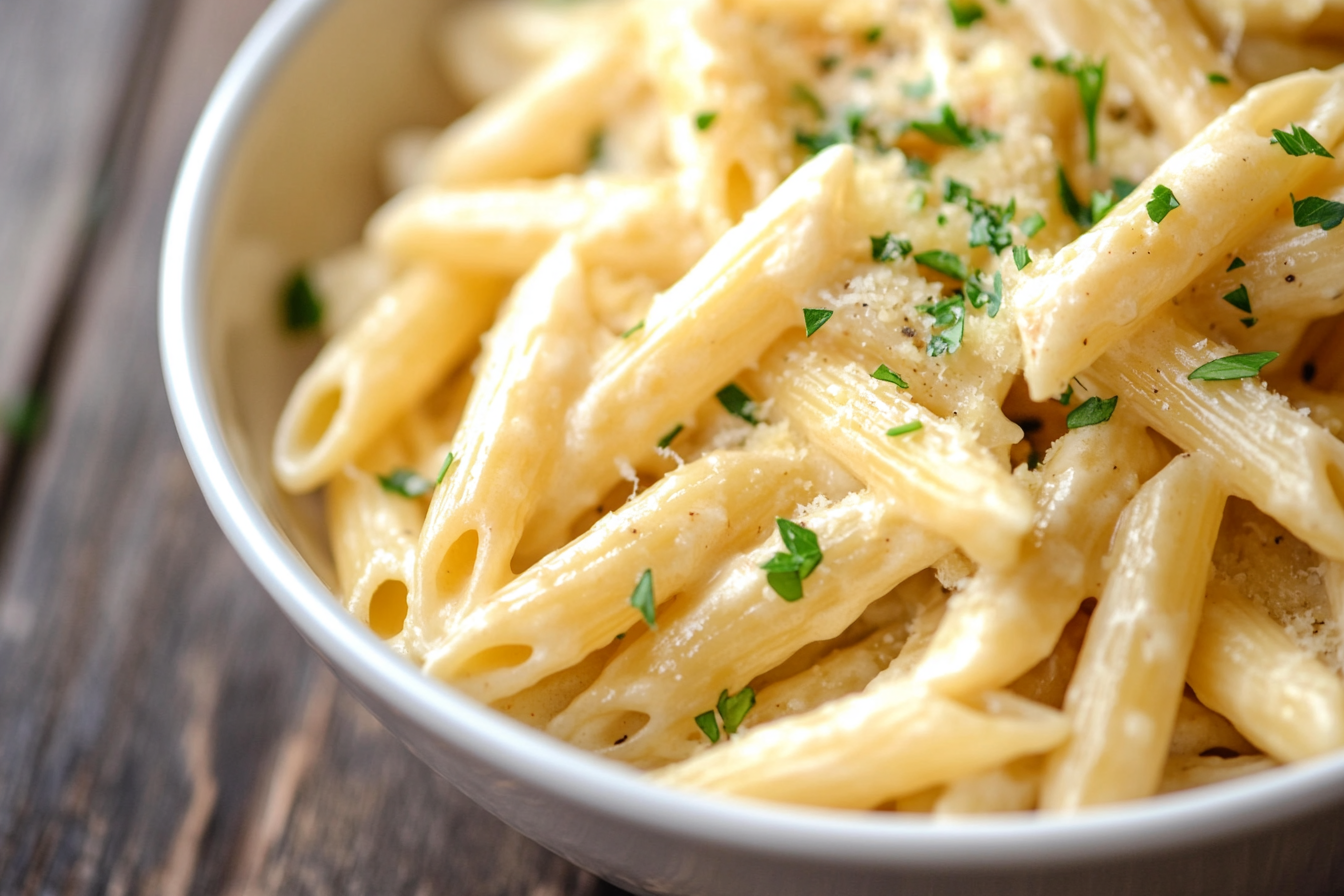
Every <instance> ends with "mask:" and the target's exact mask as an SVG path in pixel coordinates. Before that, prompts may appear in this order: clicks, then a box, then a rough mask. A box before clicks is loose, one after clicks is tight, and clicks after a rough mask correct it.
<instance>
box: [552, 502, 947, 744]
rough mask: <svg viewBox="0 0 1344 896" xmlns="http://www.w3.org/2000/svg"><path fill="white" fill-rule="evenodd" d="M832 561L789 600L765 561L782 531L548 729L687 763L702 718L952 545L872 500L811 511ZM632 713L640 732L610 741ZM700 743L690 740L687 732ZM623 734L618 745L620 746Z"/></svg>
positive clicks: (679, 606) (681, 599)
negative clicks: (773, 583) (769, 577)
mask: <svg viewBox="0 0 1344 896" xmlns="http://www.w3.org/2000/svg"><path fill="white" fill-rule="evenodd" d="M798 522H799V524H801V525H803V526H804V527H806V528H807V529H809V530H811V531H812V532H813V533H815V534H816V536H817V540H818V542H819V543H820V545H821V550H822V552H823V554H824V557H825V559H823V560H822V562H821V564H820V565H818V566H817V567H816V569H815V570H814V571H813V572H812V574H811V575H810V576H808V578H807V579H806V580H805V581H804V582H803V597H802V599H801V600H797V601H794V602H789V601H786V600H784V599H782V598H781V597H780V595H779V594H777V593H776V592H775V591H773V590H772V589H771V588H770V586H769V585H768V584H767V582H766V572H765V570H764V569H762V565H763V564H765V563H767V562H768V561H769V560H770V558H772V557H774V556H775V555H776V554H777V553H779V552H780V551H782V550H783V545H782V543H781V541H780V537H779V534H778V533H775V534H772V535H771V536H770V537H769V538H768V539H766V541H765V543H764V544H762V545H760V546H759V547H757V548H755V549H754V550H751V551H749V552H747V553H746V554H744V555H743V556H742V557H740V558H739V559H736V560H734V561H732V562H730V563H729V564H727V565H726V566H725V567H724V568H723V569H722V570H721V571H720V572H719V573H718V575H716V576H715V577H714V578H713V579H712V580H710V581H709V582H708V583H706V584H704V585H702V586H700V587H698V588H692V589H690V590H687V591H686V592H684V593H682V594H681V595H680V596H678V598H677V600H676V602H675V604H673V606H672V607H671V608H670V609H669V611H668V612H667V613H665V614H663V616H662V617H661V619H660V620H659V626H658V630H657V631H656V632H650V633H649V634H647V635H644V636H642V637H640V638H639V639H638V640H636V641H635V642H634V643H633V644H630V645H629V646H628V647H627V648H625V650H623V651H622V652H621V653H620V655H618V656H617V657H616V659H615V660H613V661H612V663H611V665H609V666H608V667H607V668H606V670H605V671H604V672H603V673H602V677H601V678H599V679H598V680H597V682H596V683H595V684H594V685H593V687H592V688H590V689H589V690H588V691H587V692H585V693H584V694H583V695H581V696H580V697H579V698H578V699H576V700H575V701H574V703H572V704H571V705H570V706H569V708H568V709H566V710H565V711H564V712H563V713H561V714H560V715H559V716H558V717H557V718H556V720H555V721H554V722H553V723H552V724H551V727H550V729H549V730H550V732H551V733H552V734H555V735H557V736H559V737H562V738H564V739H566V740H568V741H570V742H572V743H575V744H577V745H579V746H582V747H585V748H587V749H593V750H598V751H599V752H602V753H604V754H606V755H609V756H611V757H613V758H617V759H621V760H623V761H625V762H629V763H632V764H634V765H637V766H641V767H649V766H654V765H660V764H663V763H666V762H669V761H675V760H678V759H683V758H685V757H686V756H687V755H689V753H690V752H691V751H693V750H694V749H695V747H696V745H697V743H703V742H704V739H703V736H702V735H699V733H698V732H697V731H696V728H695V724H694V721H693V720H694V718H695V716H697V715H699V714H700V713H702V712H704V711H705V710H706V709H712V708H713V706H714V701H715V699H716V698H717V697H718V695H719V693H720V692H721V691H722V690H724V689H727V690H729V691H731V692H733V693H737V692H738V691H740V690H741V689H742V687H743V686H745V685H746V684H747V683H748V682H750V681H751V680H752V679H753V678H755V677H756V676H757V675H759V674H761V673H762V672H766V671H768V670H770V669H772V668H774V667H775V666H777V665H779V664H780V663H781V662H783V661H784V660H785V659H787V658H788V657H789V656H791V655H792V654H793V653H794V652H796V651H797V650H798V649H799V648H801V647H803V646H804V645H806V644H808V643H810V642H813V641H818V640H826V639H828V638H833V637H835V636H836V635H839V634H840V633H841V632H842V631H844V630H845V628H846V627H847V626H848V625H849V624H850V623H851V622H853V621H854V620H855V619H857V618H858V617H859V615H860V614H861V613H862V612H863V611H864V608H866V607H867V606H868V605H869V604H870V603H872V602H873V601H874V600H876V599H877V598H879V597H881V596H882V595H883V594H885V593H887V592H888V591H890V590H891V589H892V588H894V587H895V586H896V585H898V584H900V583H901V582H902V581H904V580H905V579H907V578H909V577H910V576H912V575H914V574H915V573H917V572H919V571H920V570H923V569H927V568H928V566H929V565H930V564H931V563H933V562H934V561H935V560H937V559H938V558H939V557H941V556H942V555H944V554H946V553H947V552H948V551H950V550H951V549H952V546H951V544H949V543H948V542H947V541H945V540H943V539H941V538H937V537H935V536H931V535H929V534H927V533H925V532H923V531H922V530H920V529H919V528H918V527H916V526H913V525H911V524H910V523H908V522H905V521H903V520H902V519H901V518H900V516H899V515H898V513H896V512H895V511H894V508H893V507H892V505H891V504H889V503H888V502H886V501H884V500H882V499H881V498H878V497H876V496H873V495H869V494H857V495H851V496H849V497H848V498H846V499H845V500H844V501H841V502H840V503H838V504H834V505H832V506H830V507H826V508H824V509H822V510H818V511H816V512H814V513H809V514H804V515H803V516H802V517H800V518H799V519H798ZM631 714H636V715H639V716H641V717H643V718H646V719H647V722H645V723H644V724H643V725H642V727H640V728H639V730H638V731H636V732H633V733H631V732H627V731H622V732H620V733H617V734H616V736H615V737H609V734H610V733H611V732H613V731H614V730H615V727H616V726H618V725H620V724H621V720H622V719H624V718H626V717H628V716H630V715H631ZM688 734H689V735H690V737H691V740H689V741H688V740H687V735H688ZM617 738H621V740H620V742H619V743H617V744H615V745H614V746H613V741H615V740H616V739H617Z"/></svg>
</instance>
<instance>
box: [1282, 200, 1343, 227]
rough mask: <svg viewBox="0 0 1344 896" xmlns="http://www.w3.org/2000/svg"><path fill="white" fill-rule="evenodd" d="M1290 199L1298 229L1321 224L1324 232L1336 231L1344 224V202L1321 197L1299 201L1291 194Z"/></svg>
mask: <svg viewBox="0 0 1344 896" xmlns="http://www.w3.org/2000/svg"><path fill="white" fill-rule="evenodd" d="M1288 198H1290V199H1292V200H1293V223H1294V224H1296V225H1297V226H1298V227H1311V226H1312V225H1313V224H1319V225H1321V229H1322V230H1334V229H1335V228H1336V227H1338V226H1339V225H1340V224H1344V202H1335V201H1333V200H1331V199H1322V198H1321V197H1319V196H1308V197H1307V198H1306V199H1298V198H1297V197H1296V196H1294V195H1292V194H1291V193H1289V194H1288Z"/></svg>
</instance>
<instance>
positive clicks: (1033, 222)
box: [1021, 212, 1045, 239]
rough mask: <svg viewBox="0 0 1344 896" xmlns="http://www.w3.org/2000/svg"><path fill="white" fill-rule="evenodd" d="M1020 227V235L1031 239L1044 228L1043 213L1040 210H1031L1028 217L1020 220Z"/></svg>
mask: <svg viewBox="0 0 1344 896" xmlns="http://www.w3.org/2000/svg"><path fill="white" fill-rule="evenodd" d="M1021 228H1022V235H1023V236H1025V237H1026V238H1027V239H1031V238H1032V237H1034V236H1035V235H1036V234H1038V233H1040V232H1041V230H1042V229H1044V228H1045V215H1043V214H1041V213H1040V212H1033V213H1032V215H1031V217H1030V218H1027V220H1025V221H1023V222H1022V224H1021Z"/></svg>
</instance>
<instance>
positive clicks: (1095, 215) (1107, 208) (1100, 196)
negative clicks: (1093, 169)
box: [1089, 190, 1120, 224]
mask: <svg viewBox="0 0 1344 896" xmlns="http://www.w3.org/2000/svg"><path fill="white" fill-rule="evenodd" d="M1119 204H1120V200H1119V199H1116V198H1115V193H1114V192H1113V191H1111V190H1107V191H1106V192H1105V193H1099V192H1097V191H1096V190H1093V191H1092V208H1091V209H1089V211H1090V212H1091V215H1092V223H1093V224H1096V223H1097V222H1098V221H1100V220H1101V219H1102V218H1104V217H1106V216H1107V215H1109V214H1110V213H1111V211H1112V210H1113V209H1114V208H1115V207H1116V206H1117V205H1119Z"/></svg>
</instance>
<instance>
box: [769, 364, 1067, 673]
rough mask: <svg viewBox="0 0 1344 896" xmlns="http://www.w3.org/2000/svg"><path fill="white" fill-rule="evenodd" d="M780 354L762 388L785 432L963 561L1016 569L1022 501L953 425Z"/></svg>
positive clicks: (845, 375) (839, 371)
mask: <svg viewBox="0 0 1344 896" xmlns="http://www.w3.org/2000/svg"><path fill="white" fill-rule="evenodd" d="M788 349H789V347H788V346H781V347H780V349H779V350H777V351H775V352H774V353H772V354H771V356H770V357H769V358H768V359H767V360H766V362H765V365H764V367H763V372H762V380H763V382H764V383H765V384H766V386H765V388H766V391H767V393H768V394H769V396H770V397H771V398H772V399H773V401H774V405H775V407H776V408H777V409H778V410H779V412H780V413H782V414H783V415H784V416H785V417H787V418H788V419H789V421H790V422H791V423H792V424H793V425H794V426H796V427H797V428H798V429H800V430H801V431H802V432H804V433H806V434H807V437H808V438H809V439H811V440H812V441H813V442H815V443H816V444H817V445H819V446H821V447H822V448H824V449H825V450H826V451H827V452H828V453H829V454H830V455H831V456H833V457H834V458H835V459H836V460H837V461H839V462H840V463H841V464H843V465H844V466H845V467H846V468H847V469H849V471H850V472H852V473H853V474H854V475H855V476H857V477H858V478H859V479H860V480H862V481H863V482H865V483H866V484H867V485H868V486H869V487H870V488H872V489H873V490H874V491H875V492H878V493H880V494H882V495H885V496H886V497H888V498H890V499H891V500H893V501H894V502H895V504H896V507H897V508H898V510H899V512H900V513H902V514H905V515H906V516H908V517H909V518H910V519H911V520H912V521H914V522H915V523H917V524H919V525H921V526H924V527H925V528H927V529H928V530H929V531H930V532H933V533H936V534H938V535H941V536H943V537H945V538H948V539H950V540H951V541H953V542H954V543H955V544H957V546H959V547H961V548H962V549H963V550H965V551H966V553H967V554H969V555H970V556H971V557H972V559H974V560H976V561H978V562H980V563H982V564H986V565H989V566H993V567H999V568H1002V567H1006V566H1008V565H1010V564H1011V563H1013V562H1014V561H1015V560H1016V558H1017V554H1018V549H1019V547H1020V545H1021V543H1022V540H1023V538H1024V537H1025V536H1026V534H1027V532H1028V530H1029V529H1030V528H1031V502H1030V498H1029V496H1028V495H1027V493H1026V492H1025V491H1024V490H1023V489H1022V488H1021V487H1020V486H1019V485H1018V484H1017V483H1016V482H1014V481H1013V477H1012V475H1011V474H1010V473H1009V472H1008V471H1007V470H1006V469H1004V467H1003V466H1002V465H1001V464H1000V463H999V462H998V461H997V460H996V459H995V458H994V457H993V456H992V455H991V454H990V453H989V452H988V451H987V450H986V449H984V448H983V447H981V446H980V445H979V444H978V443H977V442H976V441H975V440H974V438H973V437H972V436H971V435H970V434H968V433H967V432H966V431H965V430H963V429H962V428H961V427H960V426H959V425H958V424H957V423H956V422H955V420H943V419H940V418H938V417H937V416H935V415H934V414H932V413H930V412H929V411H927V410H925V409H924V408H923V407H922V406H921V405H919V404H917V403H915V402H914V401H912V400H911V399H909V398H907V397H906V396H905V395H904V394H902V392H901V391H900V390H898V389H894V388H892V387H891V386H889V385H886V384H883V383H881V382H880V381H878V380H875V379H873V378H872V376H871V375H870V374H869V372H868V371H866V370H864V369H863V368H861V367H859V366H858V365H856V364H852V363H849V364H843V363H836V362H834V361H830V360H829V359H827V358H825V357H823V356H819V355H816V354H812V355H804V354H799V355H798V356H790V354H789V351H788ZM916 424H918V428H917V429H916V430H915V431H911V432H906V433H904V434H898V435H895V436H892V435H888V432H889V431H890V430H892V429H893V428H897V427H901V426H912V427H913V426H915V425H916ZM1047 652H1048V651H1047ZM1038 659H1039V657H1038Z"/></svg>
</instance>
